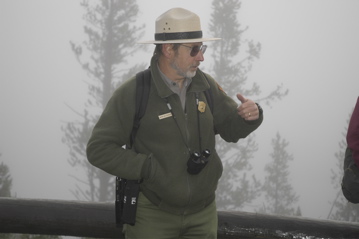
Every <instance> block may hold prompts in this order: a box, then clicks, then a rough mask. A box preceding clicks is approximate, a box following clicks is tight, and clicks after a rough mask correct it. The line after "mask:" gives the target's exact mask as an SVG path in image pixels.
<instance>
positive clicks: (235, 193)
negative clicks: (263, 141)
mask: <svg viewBox="0 0 359 239" xmlns="http://www.w3.org/2000/svg"><path fill="white" fill-rule="evenodd" d="M240 7H241V3H240V1H239V0H223V1H216V0H214V1H213V2H212V9H213V13H212V14H211V21H210V26H209V30H210V31H211V35H213V36H220V37H221V38H222V40H221V41H217V42H213V43H211V48H213V50H212V52H213V54H212V59H213V61H214V63H213V72H211V74H212V75H213V76H214V78H215V79H217V80H218V81H219V84H220V85H221V86H222V88H223V89H225V90H226V92H227V94H228V95H230V96H235V94H236V93H238V92H239V93H241V94H243V95H245V96H246V97H248V98H251V99H252V98H253V97H257V98H258V97H259V95H260V93H261V91H260V87H259V85H258V84H256V83H255V82H254V83H252V84H250V85H249V86H248V84H249V83H248V81H249V80H248V73H249V72H250V71H251V69H252V65H253V62H254V61H255V60H256V59H259V55H260V50H261V44H260V43H255V42H254V41H253V40H247V39H244V33H245V32H246V31H247V29H248V27H247V28H242V26H241V24H240V23H239V22H238V20H237V17H238V14H239V10H240ZM282 91H283V88H282V86H278V87H277V88H276V89H275V90H273V91H272V92H271V93H270V94H269V95H268V96H264V97H262V99H258V100H257V102H260V101H265V102H266V103H267V104H268V105H269V104H270V102H271V101H273V100H276V99H281V98H282V97H284V96H285V95H287V94H288V91H284V92H282ZM236 100H237V99H236ZM217 142H218V144H217V151H218V153H219V154H220V155H224V157H222V158H223V166H224V172H223V174H222V178H221V180H220V182H219V185H218V190H217V205H218V208H220V209H238V208H241V207H243V206H244V205H245V204H246V203H250V202H251V201H253V200H254V199H255V198H256V197H258V196H259V194H260V191H259V189H260V182H259V181H258V180H256V178H255V176H254V175H252V176H250V175H247V173H246V171H250V170H251V169H252V166H251V164H250V159H252V158H253V157H254V153H255V152H256V151H257V150H258V146H257V144H256V142H255V137H254V134H251V135H250V136H248V137H247V139H246V140H242V141H240V142H239V143H237V144H228V143H225V142H224V141H222V140H221V139H219V138H218V140H217Z"/></svg>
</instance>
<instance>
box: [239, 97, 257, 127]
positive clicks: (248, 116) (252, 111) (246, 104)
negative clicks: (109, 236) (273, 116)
mask: <svg viewBox="0 0 359 239" xmlns="http://www.w3.org/2000/svg"><path fill="white" fill-rule="evenodd" d="M237 98H238V100H239V101H240V102H241V103H242V104H241V105H240V106H239V107H238V108H237V112H238V114H239V115H240V116H241V117H242V118H243V119H245V120H248V121H250V120H256V119H258V118H259V109H258V106H257V105H256V103H254V101H253V100H250V99H247V98H246V97H244V96H243V95H241V94H237Z"/></svg>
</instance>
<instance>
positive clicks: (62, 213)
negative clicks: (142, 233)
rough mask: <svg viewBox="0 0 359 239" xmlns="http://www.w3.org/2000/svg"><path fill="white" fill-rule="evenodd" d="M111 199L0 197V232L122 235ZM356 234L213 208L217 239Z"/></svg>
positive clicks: (357, 231) (321, 223) (344, 225)
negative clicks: (102, 201)
mask: <svg viewBox="0 0 359 239" xmlns="http://www.w3.org/2000/svg"><path fill="white" fill-rule="evenodd" d="M121 231H122V228H121V227H116V224H115V210H114V203H92V202H82V201H61V200H47V199H46V200H41V199H17V198H0V233H20V234H42V235H62V236H75V237H92V238H124V237H123V235H122V233H121ZM306 237H308V238H352V239H354V238H359V224H358V223H348V222H338V221H330V220H316V219H309V218H303V217H283V216H274V215H266V214H257V213H248V212H228V211H219V212H218V239H233V238H267V239H278V238H306Z"/></svg>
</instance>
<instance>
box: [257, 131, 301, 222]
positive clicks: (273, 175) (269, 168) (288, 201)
mask: <svg viewBox="0 0 359 239" xmlns="http://www.w3.org/2000/svg"><path fill="white" fill-rule="evenodd" d="M272 145H273V153H271V154H270V156H271V158H272V161H271V162H269V163H268V164H267V165H266V166H265V172H266V173H265V174H266V176H265V181H264V184H263V191H264V193H265V199H266V200H265V203H264V205H263V207H262V209H261V210H260V212H262V213H270V214H277V215H287V216H294V215H295V216H300V215H298V214H301V212H300V208H299V207H298V208H297V209H295V207H294V204H295V203H296V202H297V201H298V196H297V195H296V194H295V193H294V192H293V188H292V186H291V185H290V183H289V182H288V180H289V170H288V167H289V165H288V162H289V161H292V160H293V156H292V155H290V154H288V152H287V150H286V148H287V146H288V145H289V143H288V142H287V141H286V140H285V139H282V138H281V136H280V134H279V133H277V135H276V138H275V139H273V140H272Z"/></svg>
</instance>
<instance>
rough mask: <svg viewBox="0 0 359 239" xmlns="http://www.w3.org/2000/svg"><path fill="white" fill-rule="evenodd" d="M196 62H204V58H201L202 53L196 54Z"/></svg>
mask: <svg viewBox="0 0 359 239" xmlns="http://www.w3.org/2000/svg"><path fill="white" fill-rule="evenodd" d="M196 60H197V61H204V56H203V52H202V51H199V52H198V54H197V55H196Z"/></svg>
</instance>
